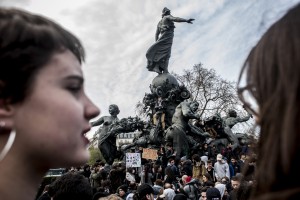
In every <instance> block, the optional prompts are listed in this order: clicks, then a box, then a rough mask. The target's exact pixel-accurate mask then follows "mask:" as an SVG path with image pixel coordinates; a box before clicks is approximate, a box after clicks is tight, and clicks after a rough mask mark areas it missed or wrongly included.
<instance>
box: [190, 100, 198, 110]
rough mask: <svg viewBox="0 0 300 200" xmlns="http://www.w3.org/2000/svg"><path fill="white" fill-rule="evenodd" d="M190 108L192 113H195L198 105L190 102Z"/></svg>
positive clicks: (195, 102)
mask: <svg viewBox="0 0 300 200" xmlns="http://www.w3.org/2000/svg"><path fill="white" fill-rule="evenodd" d="M190 107H191V109H192V110H193V111H196V110H198V107H199V103H198V102H197V101H192V102H191V103H190Z"/></svg>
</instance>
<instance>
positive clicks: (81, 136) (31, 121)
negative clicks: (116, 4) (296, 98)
mask: <svg viewBox="0 0 300 200" xmlns="http://www.w3.org/2000/svg"><path fill="white" fill-rule="evenodd" d="M84 59H85V52H84V48H83V46H82V44H81V42H80V41H79V39H78V38H77V37H75V36H74V35H73V34H72V33H70V32H69V31H67V30H66V29H64V28H63V27H62V26H60V25H59V24H57V23H55V22H54V21H51V20H50V19H47V18H46V17H43V16H40V15H36V14H33V13H30V12H28V11H25V10H21V9H15V8H4V7H0V177H1V178H0V198H1V199H3V200H13V199H22V200H32V199H34V198H35V196H36V193H37V186H38V185H39V184H40V183H41V181H42V179H43V177H44V176H45V174H46V172H47V171H48V170H49V169H51V168H59V167H64V168H68V167H71V166H80V165H83V164H84V163H86V162H87V161H88V159H89V157H90V153H89V151H88V145H89V140H88V138H87V137H86V133H87V132H88V131H89V130H90V129H91V126H90V123H89V121H90V120H91V119H93V118H95V117H96V116H97V115H98V114H99V113H100V111H99V109H98V108H97V106H95V104H94V103H93V102H92V101H91V100H90V99H89V98H88V96H87V95H86V93H85V89H84V82H85V79H84V75H83V70H82V63H83V62H84Z"/></svg>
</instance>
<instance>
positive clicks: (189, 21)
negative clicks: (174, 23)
mask: <svg viewBox="0 0 300 200" xmlns="http://www.w3.org/2000/svg"><path fill="white" fill-rule="evenodd" d="M194 20H195V19H192V18H191V19H188V20H187V23H189V24H192V23H193V22H192V21H194Z"/></svg>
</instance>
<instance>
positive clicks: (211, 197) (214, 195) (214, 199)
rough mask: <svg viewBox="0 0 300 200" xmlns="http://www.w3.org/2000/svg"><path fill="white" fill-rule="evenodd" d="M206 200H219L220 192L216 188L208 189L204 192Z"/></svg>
mask: <svg viewBox="0 0 300 200" xmlns="http://www.w3.org/2000/svg"><path fill="white" fill-rule="evenodd" d="M206 199H207V200H221V194H220V191H219V190H218V189H217V188H214V187H212V188H208V189H207V190H206Z"/></svg>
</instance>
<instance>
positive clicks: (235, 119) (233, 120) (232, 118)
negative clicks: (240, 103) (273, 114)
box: [223, 109, 252, 128]
mask: <svg viewBox="0 0 300 200" xmlns="http://www.w3.org/2000/svg"><path fill="white" fill-rule="evenodd" d="M250 117H252V115H251V114H250V113H248V115H247V116H246V117H239V116H238V115H237V113H236V111H235V110H232V109H230V110H228V113H227V116H226V117H224V118H223V121H224V125H225V126H228V127H229V128H232V127H233V126H234V125H236V124H237V123H240V122H246V121H248V120H249V119H250Z"/></svg>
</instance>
